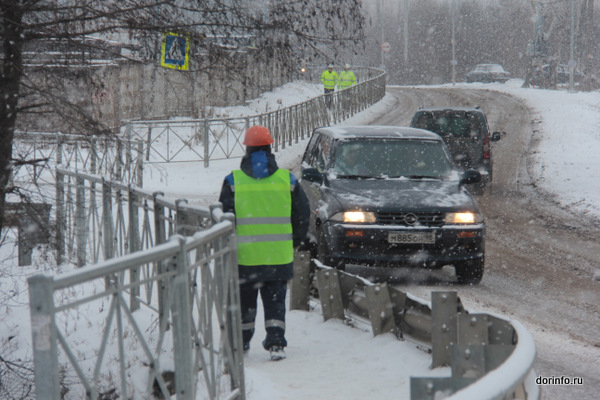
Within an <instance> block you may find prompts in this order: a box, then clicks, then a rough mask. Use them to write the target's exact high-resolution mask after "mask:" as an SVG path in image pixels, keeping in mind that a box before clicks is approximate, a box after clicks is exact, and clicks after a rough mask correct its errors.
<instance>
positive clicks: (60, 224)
mask: <svg viewBox="0 0 600 400" xmlns="http://www.w3.org/2000/svg"><path fill="white" fill-rule="evenodd" d="M66 224H67V221H66V219H65V176H64V174H63V173H62V172H60V171H59V170H58V169H56V263H57V265H61V264H62V263H63V261H64V258H65V226H66Z"/></svg>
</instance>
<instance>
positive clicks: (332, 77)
mask: <svg viewBox="0 0 600 400" xmlns="http://www.w3.org/2000/svg"><path fill="white" fill-rule="evenodd" d="M321 83H322V84H323V88H324V90H325V105H326V106H327V107H331V100H332V93H333V91H334V90H335V86H336V85H337V84H338V74H337V72H335V71H334V70H333V64H329V65H328V66H327V69H326V70H325V71H323V73H322V74H321Z"/></svg>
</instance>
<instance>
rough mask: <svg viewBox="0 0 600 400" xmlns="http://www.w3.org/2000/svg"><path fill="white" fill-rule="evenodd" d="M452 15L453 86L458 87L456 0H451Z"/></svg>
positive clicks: (451, 62)
mask: <svg viewBox="0 0 600 400" xmlns="http://www.w3.org/2000/svg"><path fill="white" fill-rule="evenodd" d="M450 15H451V17H452V39H451V40H452V60H451V61H450V64H452V85H456V64H458V62H457V61H456V33H455V32H456V26H455V20H456V13H455V11H454V0H450Z"/></svg>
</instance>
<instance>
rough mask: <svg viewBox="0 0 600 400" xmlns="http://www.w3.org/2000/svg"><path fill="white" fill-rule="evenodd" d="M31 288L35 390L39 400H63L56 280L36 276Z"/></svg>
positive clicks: (30, 282)
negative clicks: (57, 331) (57, 341)
mask: <svg viewBox="0 0 600 400" xmlns="http://www.w3.org/2000/svg"><path fill="white" fill-rule="evenodd" d="M27 282H28V284H29V313H30V316H31V335H32V343H33V361H34V363H33V365H34V373H35V390H36V398H37V399H38V400H56V399H60V382H59V378H58V371H59V368H58V355H57V349H56V328H55V326H54V298H53V296H52V278H51V277H47V276H44V275H35V276H32V277H30V278H28V279H27Z"/></svg>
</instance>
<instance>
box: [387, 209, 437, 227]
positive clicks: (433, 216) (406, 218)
mask: <svg viewBox="0 0 600 400" xmlns="http://www.w3.org/2000/svg"><path fill="white" fill-rule="evenodd" d="M415 217H416V221H415ZM377 220H378V221H379V223H380V224H383V225H400V226H442V225H443V224H444V213H441V212H429V213H427V212H415V213H404V212H378V213H377ZM413 221H414V222H413Z"/></svg>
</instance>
